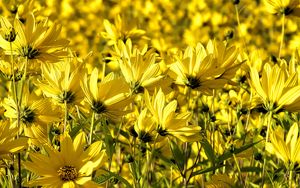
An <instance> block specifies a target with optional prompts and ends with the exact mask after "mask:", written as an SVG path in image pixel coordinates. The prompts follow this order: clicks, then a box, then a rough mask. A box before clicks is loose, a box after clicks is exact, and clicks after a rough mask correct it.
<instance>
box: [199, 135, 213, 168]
mask: <svg viewBox="0 0 300 188" xmlns="http://www.w3.org/2000/svg"><path fill="white" fill-rule="evenodd" d="M200 143H201V145H202V147H203V149H204V151H205V154H206V156H207V158H208V160H210V161H211V162H212V163H213V165H214V166H215V159H216V157H215V152H214V149H213V147H212V146H211V144H210V143H209V142H208V141H207V139H202V140H201V141H200Z"/></svg>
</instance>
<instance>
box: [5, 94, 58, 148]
mask: <svg viewBox="0 0 300 188" xmlns="http://www.w3.org/2000/svg"><path fill="white" fill-rule="evenodd" d="M3 106H4V107H5V109H6V112H5V113H4V115H5V116H6V117H8V118H12V119H14V120H15V122H14V123H15V124H16V123H17V118H18V113H17V104H16V103H15V101H14V100H13V99H12V98H5V99H4V103H3ZM20 111H21V112H20V121H21V127H20V132H22V131H23V130H24V134H25V136H28V137H29V138H30V140H31V141H32V142H33V143H34V144H39V143H43V142H47V138H48V136H47V124H48V123H51V122H54V121H59V115H60V113H59V111H57V109H54V107H53V105H52V104H51V103H50V102H49V101H48V100H47V99H41V98H39V97H38V96H36V95H35V94H34V93H29V90H28V89H24V90H23V100H22V104H21V107H20Z"/></svg>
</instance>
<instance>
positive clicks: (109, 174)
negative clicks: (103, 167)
mask: <svg viewBox="0 0 300 188" xmlns="http://www.w3.org/2000/svg"><path fill="white" fill-rule="evenodd" d="M112 177H115V178H117V179H118V180H119V181H120V182H122V183H123V184H125V186H126V187H127V188H132V186H131V185H130V183H129V182H128V181H127V180H126V179H124V178H122V177H121V176H119V175H118V174H115V173H113V172H109V171H107V174H104V175H101V176H98V177H95V178H94V179H93V180H94V181H95V182H96V183H98V184H102V183H104V182H105V181H107V180H109V179H111V178H112Z"/></svg>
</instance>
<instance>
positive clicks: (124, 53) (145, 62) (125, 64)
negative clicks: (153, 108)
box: [116, 39, 168, 93]
mask: <svg viewBox="0 0 300 188" xmlns="http://www.w3.org/2000/svg"><path fill="white" fill-rule="evenodd" d="M116 52H117V53H118V54H119V55H120V58H119V60H118V62H119V66H120V69H121V72H122V74H123V76H124V78H125V80H126V82H127V83H128V84H129V85H130V87H131V90H132V91H133V92H134V93H140V92H143V91H144V89H147V90H150V89H151V90H154V88H155V87H159V86H166V87H167V86H168V82H167V80H166V79H163V78H164V76H163V75H162V74H161V72H160V66H159V64H158V63H156V62H155V59H156V54H155V53H154V52H153V50H147V46H145V47H144V49H142V51H140V50H139V49H137V48H136V47H132V43H131V40H130V39H129V40H127V41H126V44H124V42H122V41H119V42H118V46H116ZM162 80H163V81H164V84H162Z"/></svg>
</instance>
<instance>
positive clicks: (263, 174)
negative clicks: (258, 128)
mask: <svg viewBox="0 0 300 188" xmlns="http://www.w3.org/2000/svg"><path fill="white" fill-rule="evenodd" d="M272 116H273V112H272V111H270V112H269V117H268V127H267V134H266V141H265V149H266V146H267V142H268V140H269V134H270V127H271V121H272ZM266 163H267V160H266V158H264V164H263V173H262V186H263V185H264V179H265V178H264V176H265V171H266V169H265V168H266Z"/></svg>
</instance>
